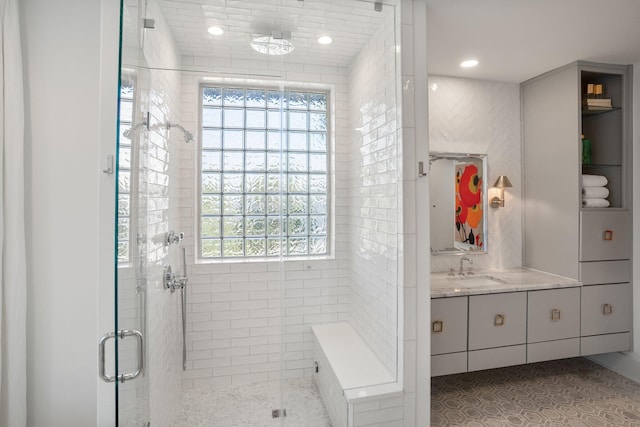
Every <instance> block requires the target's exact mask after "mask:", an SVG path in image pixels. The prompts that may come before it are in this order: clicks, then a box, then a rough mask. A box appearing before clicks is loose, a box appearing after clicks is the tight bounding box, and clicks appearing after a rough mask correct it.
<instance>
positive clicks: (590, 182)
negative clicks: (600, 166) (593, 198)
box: [582, 174, 608, 187]
mask: <svg viewBox="0 0 640 427" xmlns="http://www.w3.org/2000/svg"><path fill="white" fill-rule="evenodd" d="M607 182H608V181H607V177H606V176H602V175H586V174H583V175H582V186H583V187H604V186H605V185H607Z"/></svg>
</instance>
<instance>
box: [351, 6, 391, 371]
mask: <svg viewBox="0 0 640 427" xmlns="http://www.w3.org/2000/svg"><path fill="white" fill-rule="evenodd" d="M386 19H387V22H386V23H385V25H384V26H383V27H382V28H381V29H380V31H379V32H378V33H377V34H376V35H374V36H373V37H372V38H371V39H370V40H369V42H368V43H367V44H366V45H365V47H364V48H363V49H362V50H361V52H360V54H359V55H358V57H357V58H356V59H355V61H354V62H353V63H352V64H351V66H350V67H349V106H350V110H349V113H350V114H349V120H350V125H349V128H350V129H351V132H352V136H351V151H350V156H349V159H350V166H349V169H348V170H350V175H349V178H348V182H349V187H350V188H349V195H350V198H349V201H348V210H349V212H350V221H349V222H350V224H351V226H350V229H349V240H350V245H351V250H350V267H351V273H352V281H353V283H352V288H351V294H350V300H349V314H350V316H351V317H350V319H351V325H352V326H353V328H354V329H355V330H356V331H357V332H358V333H359V334H360V336H362V338H363V339H364V341H365V342H366V343H367V344H368V345H369V346H370V347H371V349H372V350H373V351H374V353H375V354H376V355H377V356H378V357H379V358H380V360H382V361H383V363H384V364H385V366H386V367H387V369H388V370H389V372H392V373H395V372H396V370H397V360H398V359H397V347H398V346H397V342H398V341H397V339H398V338H397V335H398V231H399V227H398V211H399V208H398V206H399V203H401V201H402V200H401V193H400V192H399V191H398V182H399V179H398V175H399V171H398V161H399V160H398V156H399V150H398V140H397V139H396V131H397V126H398V125H397V120H396V114H397V108H396V67H395V61H396V49H395V46H396V43H395V23H394V15H393V14H392V13H390V14H387V15H386Z"/></svg>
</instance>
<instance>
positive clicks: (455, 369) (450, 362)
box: [431, 351, 467, 377]
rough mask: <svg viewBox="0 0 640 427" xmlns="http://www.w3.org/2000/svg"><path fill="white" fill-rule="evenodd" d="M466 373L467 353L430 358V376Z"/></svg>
mask: <svg viewBox="0 0 640 427" xmlns="http://www.w3.org/2000/svg"><path fill="white" fill-rule="evenodd" d="M460 372H467V352H466V351H463V352H460V353H451V354H440V355H438V356H431V376H432V377H439V376H441V375H451V374H459V373H460Z"/></svg>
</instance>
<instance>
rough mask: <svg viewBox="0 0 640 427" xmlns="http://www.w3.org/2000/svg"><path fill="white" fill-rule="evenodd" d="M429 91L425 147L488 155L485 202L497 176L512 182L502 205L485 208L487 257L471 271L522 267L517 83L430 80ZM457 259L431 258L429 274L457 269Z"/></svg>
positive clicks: (476, 260)
mask: <svg viewBox="0 0 640 427" xmlns="http://www.w3.org/2000/svg"><path fill="white" fill-rule="evenodd" d="M434 85H435V86H434ZM429 87H430V89H429V149H430V150H431V151H440V152H449V153H476V154H486V155H487V160H488V168H487V170H488V172H487V176H486V177H485V179H484V186H485V189H487V190H488V194H489V198H491V197H493V195H497V193H496V194H494V192H496V191H497V190H495V189H490V190H489V187H490V186H491V185H493V183H494V182H495V180H496V179H497V178H498V176H499V175H507V176H508V177H509V179H510V180H511V183H512V184H513V188H509V189H506V190H505V200H506V201H505V207H503V208H498V209H494V208H491V207H488V212H487V217H486V218H487V221H488V231H487V247H488V254H486V255H477V256H474V258H473V259H474V264H473V268H474V269H477V270H484V269H494V268H495V269H503V268H513V267H520V266H522V209H521V201H522V197H521V194H522V184H521V182H522V180H521V170H522V168H521V149H520V87H519V85H517V84H514V83H500V82H491V81H483V80H473V79H462V78H454V77H443V76H429ZM459 260H460V258H459V257H457V256H450V255H435V256H431V270H432V271H433V272H438V271H448V270H449V269H450V268H457V267H458V263H459Z"/></svg>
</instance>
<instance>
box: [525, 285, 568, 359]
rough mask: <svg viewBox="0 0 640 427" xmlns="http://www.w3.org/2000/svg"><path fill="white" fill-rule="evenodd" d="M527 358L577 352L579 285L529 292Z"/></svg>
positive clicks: (560, 357)
mask: <svg viewBox="0 0 640 427" xmlns="http://www.w3.org/2000/svg"><path fill="white" fill-rule="evenodd" d="M527 344H528V345H527V362H528V363H534V362H542V361H545V360H554V359H564V358H568V357H576V356H579V355H580V288H567V289H549V290H543V291H533V292H529V298H528V305H527Z"/></svg>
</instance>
